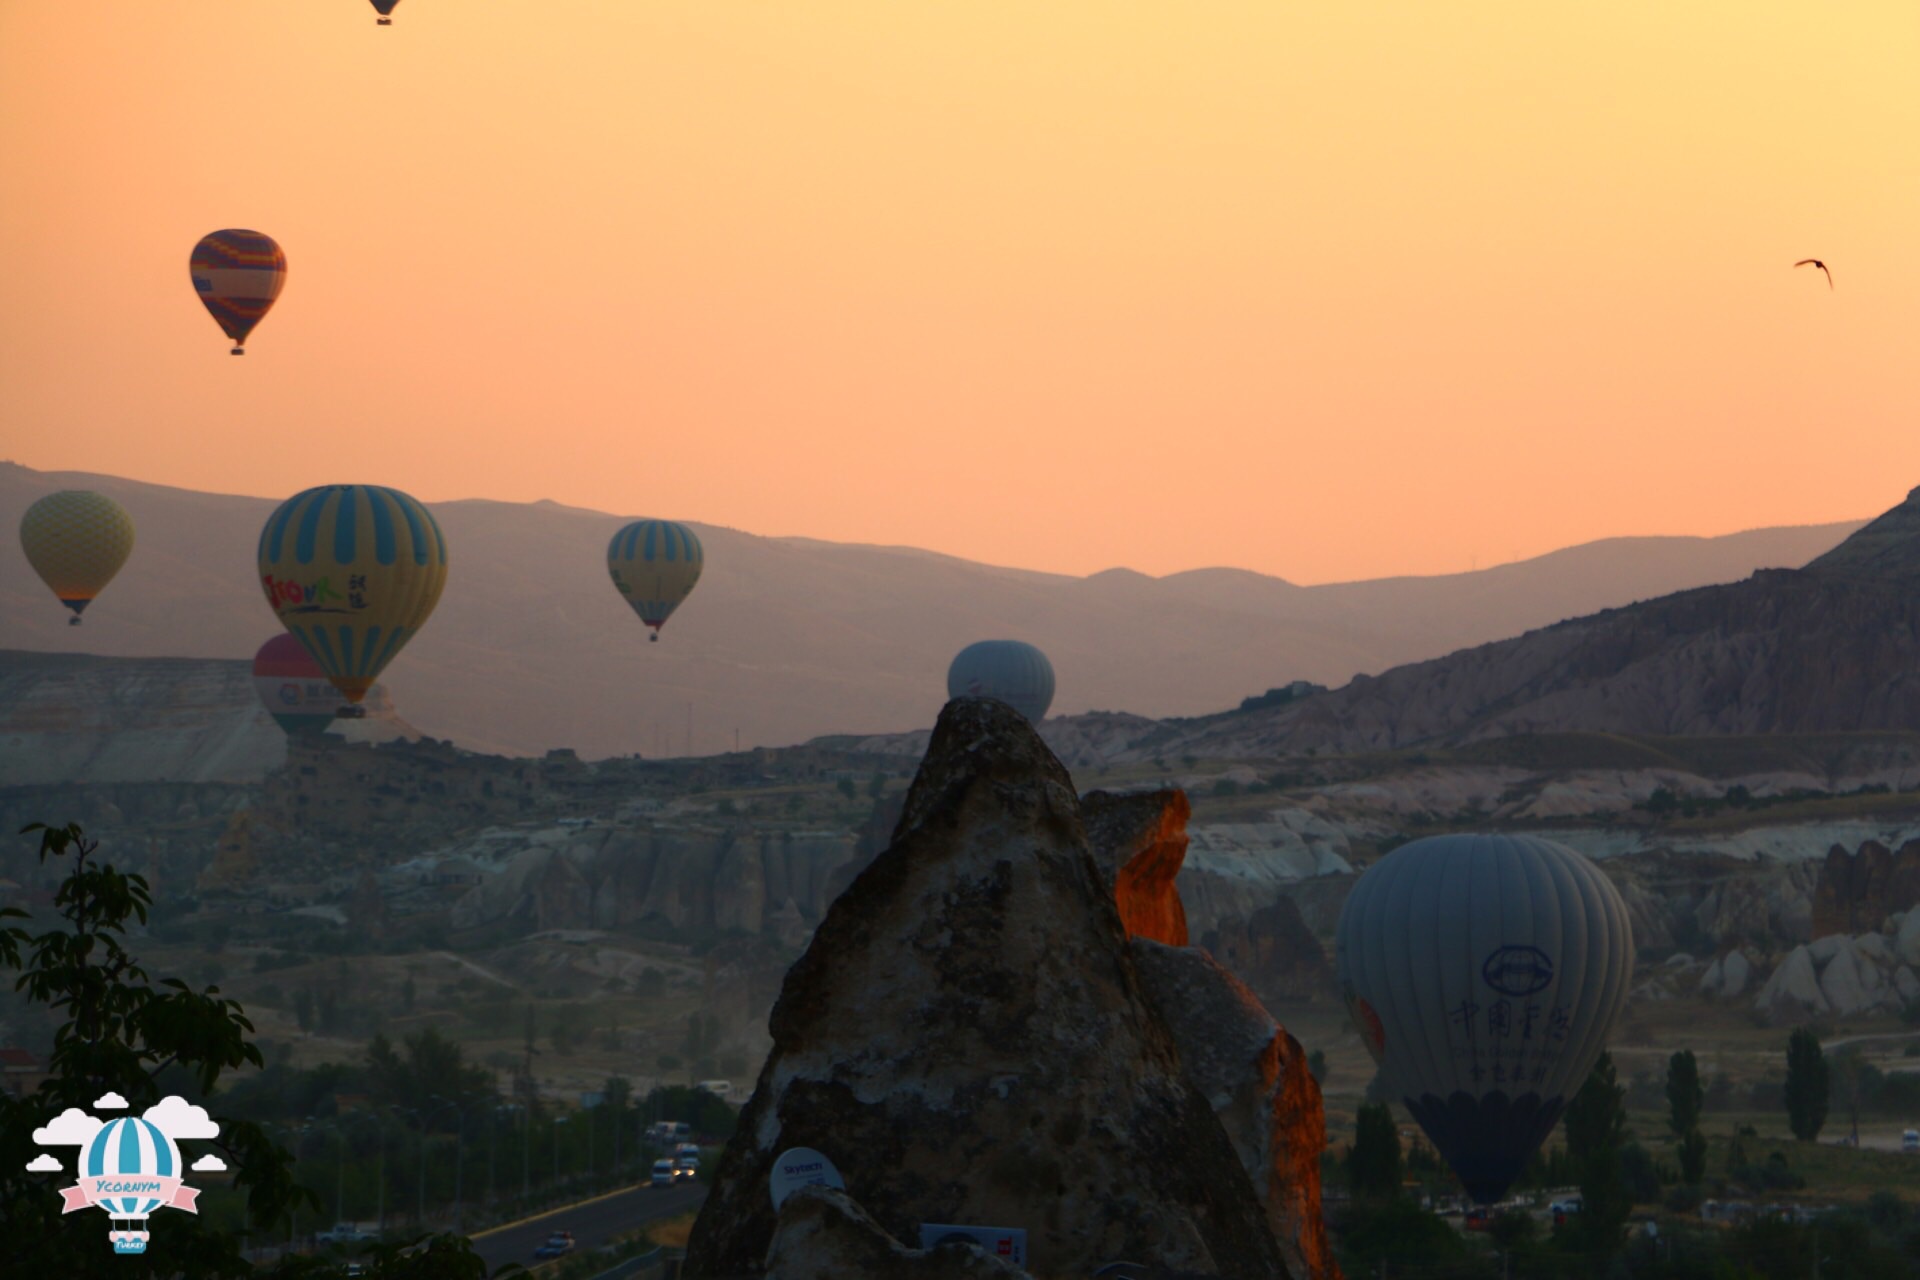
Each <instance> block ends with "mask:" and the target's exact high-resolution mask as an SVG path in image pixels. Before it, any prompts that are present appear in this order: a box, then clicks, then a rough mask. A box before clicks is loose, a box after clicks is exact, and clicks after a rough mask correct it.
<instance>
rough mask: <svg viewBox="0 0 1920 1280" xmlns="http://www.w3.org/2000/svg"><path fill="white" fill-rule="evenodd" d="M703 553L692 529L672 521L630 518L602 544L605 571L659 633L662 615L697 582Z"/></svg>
mask: <svg viewBox="0 0 1920 1280" xmlns="http://www.w3.org/2000/svg"><path fill="white" fill-rule="evenodd" d="M705 563H706V556H705V554H704V553H703V552H702V551H701V550H700V539H698V538H696V537H694V536H693V530H691V529H689V528H687V526H685V525H683V524H680V523H678V522H677V521H673V520H635V521H634V522H633V523H632V524H630V525H628V526H627V527H626V528H624V529H622V530H620V532H618V533H616V534H614V535H613V541H612V542H610V543H608V544H607V573H608V574H609V575H611V576H612V578H613V585H614V586H615V587H617V588H618V589H619V591H620V594H621V595H622V596H624V597H625V598H626V601H627V604H628V605H629V606H630V607H631V608H632V609H633V611H634V612H635V613H636V614H638V615H640V621H642V622H644V623H646V624H647V625H648V626H649V627H652V628H653V634H652V635H651V636H648V637H647V638H648V639H649V640H658V639H659V638H660V628H661V627H663V626H665V625H666V623H667V615H668V614H670V613H672V612H673V611H674V610H675V609H678V608H679V607H680V602H681V601H682V600H685V599H686V598H687V595H688V593H690V592H691V591H692V590H693V584H694V583H696V582H698V581H700V567H701V566H702V565H703V564H705Z"/></svg>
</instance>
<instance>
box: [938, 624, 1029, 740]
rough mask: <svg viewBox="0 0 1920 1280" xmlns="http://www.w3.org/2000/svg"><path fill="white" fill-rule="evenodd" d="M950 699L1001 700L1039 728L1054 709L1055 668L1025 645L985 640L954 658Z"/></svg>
mask: <svg viewBox="0 0 1920 1280" xmlns="http://www.w3.org/2000/svg"><path fill="white" fill-rule="evenodd" d="M947 696H948V697H949V698H965V697H976V698H998V699H999V700H1000V701H1002V702H1004V703H1006V704H1007V705H1008V706H1010V707H1012V708H1013V709H1014V710H1015V711H1018V712H1019V713H1020V714H1021V715H1023V716H1025V717H1026V718H1027V720H1028V721H1029V722H1031V723H1033V724H1039V723H1040V722H1041V721H1042V720H1044V719H1045V718H1046V715H1047V708H1048V707H1050V706H1052V705H1053V664H1052V663H1051V662H1048V661H1047V655H1046V654H1044V653H1042V652H1040V651H1039V650H1038V649H1036V648H1034V647H1033V646H1032V645H1030V644H1027V643H1025V642H1024V641H1020V640H982V641H979V642H978V643H976V644H970V645H968V646H967V647H966V648H964V649H962V650H961V651H960V652H959V653H958V654H956V655H955V656H954V659H953V663H952V665H950V666H949V667H948V668H947Z"/></svg>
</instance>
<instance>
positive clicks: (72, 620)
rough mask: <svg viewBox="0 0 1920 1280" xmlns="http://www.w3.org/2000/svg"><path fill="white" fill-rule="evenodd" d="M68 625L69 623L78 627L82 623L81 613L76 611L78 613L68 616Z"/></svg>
mask: <svg viewBox="0 0 1920 1280" xmlns="http://www.w3.org/2000/svg"><path fill="white" fill-rule="evenodd" d="M67 625H68V626H70V627H77V626H79V625H80V615H79V614H77V613H76V614H74V615H73V616H72V617H71V618H68V619H67Z"/></svg>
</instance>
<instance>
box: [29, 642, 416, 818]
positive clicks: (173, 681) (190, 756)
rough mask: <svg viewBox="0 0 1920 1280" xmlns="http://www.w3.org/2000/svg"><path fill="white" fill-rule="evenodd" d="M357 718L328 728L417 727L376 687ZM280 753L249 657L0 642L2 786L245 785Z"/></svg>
mask: <svg viewBox="0 0 1920 1280" xmlns="http://www.w3.org/2000/svg"><path fill="white" fill-rule="evenodd" d="M365 705H366V707H367V718H366V719H364V720H340V721H336V722H335V727H334V728H333V729H332V730H330V732H331V733H332V734H333V735H334V736H336V737H339V738H341V739H342V740H344V741H349V742H387V741H392V740H394V739H397V738H417V737H419V736H420V735H419V733H418V731H417V730H415V729H414V728H413V727H412V726H411V725H409V724H407V722H406V721H404V720H402V719H400V718H399V717H398V716H396V715H395V714H394V712H393V704H392V702H391V701H390V700H389V699H388V697H387V694H386V690H385V687H384V686H381V685H375V686H374V688H373V690H372V691H371V692H370V693H369V695H368V697H367V700H366V704H365ZM286 758H287V737H286V734H284V733H282V732H281V731H280V728H279V727H278V726H277V725H275V724H274V722H273V719H272V717H270V716H269V715H268V714H267V712H266V711H265V709H264V708H262V707H261V705H260V700H259V698H258V697H257V696H256V695H255V693H254V690H253V683H252V678H251V674H250V667H249V664H248V663H246V662H237V661H227V662H223V661H215V660H207V659H194V658H95V657H89V656H87V655H84V654H60V653H22V652H19V651H17V650H16V651H12V652H6V651H0V779H4V780H5V785H7V786H32V785H44V784H87V783H112V782H257V781H259V780H260V779H262V778H264V777H266V775H267V774H268V773H269V772H271V771H272V770H274V769H277V768H279V767H280V765H281V764H283V763H284V762H285V761H286Z"/></svg>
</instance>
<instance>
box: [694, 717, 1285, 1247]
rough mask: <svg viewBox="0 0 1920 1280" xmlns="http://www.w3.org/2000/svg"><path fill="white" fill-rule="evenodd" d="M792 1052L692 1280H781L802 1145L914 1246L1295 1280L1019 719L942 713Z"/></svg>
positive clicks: (757, 1095)
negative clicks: (970, 1230) (955, 1236)
mask: <svg viewBox="0 0 1920 1280" xmlns="http://www.w3.org/2000/svg"><path fill="white" fill-rule="evenodd" d="M769 1029H770V1031H771V1032H772V1036H773V1042H774V1044H773V1051H772V1053H771V1054H770V1055H769V1056H768V1058H767V1061H766V1065H765V1066H764V1068H763V1069H762V1071H761V1075H760V1080H759V1083H758V1086H757V1088H756V1089H755V1092H754V1095H753V1098H752V1100H751V1101H750V1102H749V1103H748V1104H747V1107H746V1109H745V1110H744V1111H743V1112H742V1113H741V1117H740V1122H739V1126H738V1128H737V1129H736V1131H735V1134H734V1137H733V1139H732V1141H731V1142H729V1143H728V1145H727V1149H726V1151H725V1153H724V1154H723V1155H722V1157H721V1160H720V1164H719V1168H718V1170H717V1172H716V1176H715V1179H714V1187H713V1191H712V1193H711V1194H710V1195H709V1196H708V1198H707V1201H706V1203H705V1205H704V1206H703V1207H702V1209H701V1212H700V1217H699V1219H698V1221H697V1222H696V1224H695V1226H694V1230H693V1235H692V1238H691V1240H690V1241H689V1244H688V1254H687V1265H686V1274H687V1275H688V1277H689V1278H690V1280H691V1278H692V1277H700V1276H729V1277H731V1276H741V1275H752V1274H758V1273H760V1272H761V1271H762V1268H763V1264H764V1262H765V1259H766V1257H767V1250H768V1247H769V1245H770V1244H771V1243H772V1239H773V1234H774V1227H775V1218H774V1213H773V1209H772V1204H771V1201H770V1199H769V1196H768V1193H767V1178H768V1174H769V1173H770V1172H771V1170H772V1167H773V1162H774V1158H775V1157H776V1155H777V1154H778V1153H779V1152H780V1151H782V1150H784V1149H786V1148H788V1147H793V1146H807V1147H812V1148H814V1149H815V1150H818V1151H821V1152H823V1153H825V1154H826V1155H828V1156H829V1157H830V1158H832V1159H833V1160H834V1161H835V1162H836V1163H837V1164H838V1166H839V1168H840V1170H841V1172H842V1173H843V1175H844V1176H845V1179H846V1184H847V1191H848V1193H849V1194H850V1195H851V1196H852V1197H853V1198H854V1199H856V1200H857V1201H858V1202H859V1203H860V1204H861V1205H862V1206H863V1207H864V1208H865V1209H866V1210H867V1211H868V1212H869V1213H870V1214H871V1215H872V1217H873V1219H874V1220H875V1221H876V1222H877V1223H879V1224H880V1226H881V1227H883V1228H884V1229H885V1230H886V1231H888V1232H889V1233H892V1234H894V1235H896V1236H904V1237H906V1238H909V1239H911V1238H913V1237H914V1235H915V1232H916V1231H917V1227H918V1224H920V1223H922V1222H963V1223H978V1224H983V1225H995V1226H1019V1227H1023V1228H1024V1229H1025V1230H1026V1231H1027V1233H1028V1242H1029V1257H1030V1261H1029V1267H1030V1268H1031V1269H1032V1270H1034V1271H1035V1273H1036V1274H1043V1275H1045V1274H1053V1275H1072V1274H1086V1273H1087V1272H1090V1271H1091V1270H1092V1269H1093V1268H1094V1267H1096V1266H1098V1265H1100V1264H1102V1263H1104V1262H1108V1261H1111V1260H1114V1259H1121V1258H1129V1259H1135V1260H1144V1261H1150V1262H1154V1263H1158V1264H1160V1265H1163V1266H1167V1267H1170V1268H1174V1269H1180V1270H1191V1271H1198V1272H1202V1273H1205V1274H1214V1275H1221V1276H1233V1277H1236V1280H1264V1278H1267V1277H1282V1276H1287V1275H1288V1274H1289V1272H1288V1269H1287V1267H1286V1264H1285V1262H1284V1261H1283V1258H1282V1253H1281V1249H1280V1246H1279V1244H1278V1243H1277V1242H1276V1240H1275V1239H1274V1236H1273V1233H1272V1231H1271V1230H1270V1229H1269V1227H1268V1225H1267V1221H1266V1215H1265V1212H1264V1211H1263V1209H1262V1206H1261V1204H1260V1202H1259V1200H1258V1198H1257V1197H1256V1195H1255V1193H1254V1189H1253V1187H1252V1185H1251V1183H1250V1181H1249V1179H1248V1178H1247V1177H1246V1175H1245V1173H1244V1171H1243V1169H1242V1167H1241V1164H1240V1161H1239V1159H1238V1157H1237V1155H1236V1153H1235V1151H1234V1149H1233V1146H1232V1144H1231V1143H1230V1142H1229V1141H1228V1138H1227V1135H1226V1133H1225V1132H1224V1131H1223V1129H1222V1127H1221V1125H1220V1122H1219V1121H1218V1120H1217V1119H1216V1118H1215V1116H1214V1113H1213V1110H1212V1108H1211V1107H1210V1106H1209V1104H1208V1102H1207V1100H1206V1099H1205V1098H1203V1097H1202V1096H1201V1095H1200V1093H1199V1092H1198V1091H1197V1090H1196V1089H1195V1087H1194V1085H1193V1084H1192V1083H1191V1081H1190V1080H1189V1078H1188V1076H1187V1074H1186V1072H1185V1070H1184V1069H1183V1068H1182V1065H1181V1060H1180V1055H1179V1051H1178V1049H1177V1048H1176V1046H1175V1043H1174V1040H1173V1037H1172V1034H1171V1033H1170V1032H1169V1031H1168V1029H1167V1027H1166V1025H1165V1023H1164V1022H1163V1021H1162V1020H1161V1019H1160V1018H1159V1016H1158V1015H1157V1014H1156V1012H1155V1011H1154V1009H1153V1007H1152V1006H1151V1004H1150V1003H1149V1002H1148V1000H1147V999H1146V997H1145V995H1144V994H1143V993H1142V991H1141V989H1140V986H1139V981H1138V978H1137V975H1136V971H1135V968H1134V965H1133V962H1132V960H1131V958H1130V956H1129V954H1128V952H1127V950H1126V942H1125V934H1124V931H1123V929H1122V926H1121V923H1120V916H1119V913H1118V910H1117V909H1116V908H1115V906H1114V902H1113V898H1112V896H1111V894H1110V893H1109V891H1108V889H1107V886H1106V884H1105V882H1104V879H1103V877H1102V876H1101V874H1100V872H1099V870H1098V869H1097V868H1096V867H1095V865H1094V861H1093V857H1092V855H1091V853H1090V852H1089V851H1088V847H1087V841H1086V836H1085V833H1084V831H1083V828H1082V826H1081V822H1080V815H1079V805H1078V801H1077V798H1076V796H1075V794H1074V790H1073V786H1072V781H1071V779H1070V778H1069V777H1068V776H1067V774H1066V771H1065V770H1064V769H1063V768H1062V767H1061V766H1060V764H1059V762H1058V761H1057V760H1056V759H1054V757H1053V756H1052V755H1051V754H1050V753H1049V752H1048V751H1047V750H1046V748H1045V747H1044V746H1043V745H1042V744H1041V742H1040V741H1039V739H1038V738H1037V737H1036V736H1035V735H1034V733H1033V730H1032V729H1031V727H1029V726H1028V725H1027V723H1026V722H1025V721H1024V720H1021V719H1020V718H1019V716H1018V715H1017V714H1016V713H1014V712H1013V711H1011V710H1010V709H1008V708H1006V707H1004V706H1002V705H1000V704H998V703H995V702H991V701H988V700H985V699H968V698H963V699H957V700H955V701H954V702H951V703H949V704H948V705H947V708H946V709H945V711H943V712H942V713H941V716H940V721H939V724H938V725H937V726H936V728H935V730H934V736H933V740H932V742H931V744H930V745H929V747H928V751H927V756H926V759H925V760H924V761H923V762H922V764H921V767H920V772H919V774H918V776H917V777H916V778H915V780H914V783H913V787H912V790H911V791H910V793H909V795H908V799H907V804H906V810H905V813H904V814H903V816H902V818H901V821H900V826H899V829H898V831H897V832H896V834H895V838H894V841H893V843H892V845H891V846H890V847H889V848H888V849H886V850H885V851H884V852H882V853H881V854H880V855H879V856H878V857H876V858H875V859H874V861H873V862H872V863H871V864H870V865H869V866H868V867H867V868H866V869H865V870H863V871H862V872H861V873H860V875H859V876H858V877H856V878H855V880H854V882H853V884H852V885H851V886H850V887H849V888H848V889H847V891H846V893H845V894H843V895H842V896H841V897H840V898H839V900H838V901H836V902H835V903H834V904H833V906H832V907H831V908H830V909H829V910H828V912H827V915H826V918H825V920H824V921H823V922H822V923H821V925H820V928H819V930H818V931H817V932H816V933H815V935H814V938H813V941H812V943H811V945H810V946H809V947H808V950H807V952H806V954H805V955H804V956H802V957H801V959H800V961H799V962H798V963H797V964H795V965H794V967H793V969H792V970H791V971H790V972H789V974H788V976H787V981H786V984H785V987H784V988H783V989H782V991H781V994H780V998H779V1000H778V1002H777V1003H776V1004H775V1006H774V1010H773V1016H772V1018H771V1021H770V1027H769Z"/></svg>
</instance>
